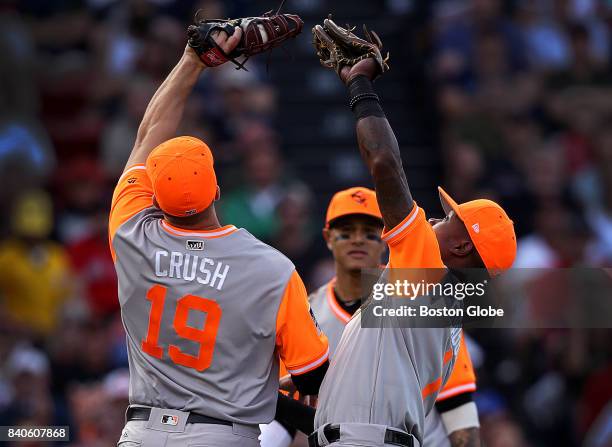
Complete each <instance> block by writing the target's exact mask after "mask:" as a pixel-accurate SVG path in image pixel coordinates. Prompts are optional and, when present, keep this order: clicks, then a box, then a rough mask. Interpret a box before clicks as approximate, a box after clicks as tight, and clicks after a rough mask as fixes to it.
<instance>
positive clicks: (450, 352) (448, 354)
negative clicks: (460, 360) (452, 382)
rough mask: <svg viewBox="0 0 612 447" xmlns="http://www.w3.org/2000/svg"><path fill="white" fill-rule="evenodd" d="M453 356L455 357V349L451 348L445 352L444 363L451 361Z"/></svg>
mask: <svg viewBox="0 0 612 447" xmlns="http://www.w3.org/2000/svg"><path fill="white" fill-rule="evenodd" d="M452 358H453V350H452V348H451V349H449V350H448V351H446V352H445V353H444V364H447V363H448V362H450V361H451V359H452Z"/></svg>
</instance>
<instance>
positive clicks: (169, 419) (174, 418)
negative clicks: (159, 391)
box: [161, 414, 178, 425]
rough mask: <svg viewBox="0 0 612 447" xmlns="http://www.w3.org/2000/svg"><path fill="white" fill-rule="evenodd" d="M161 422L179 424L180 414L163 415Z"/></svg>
mask: <svg viewBox="0 0 612 447" xmlns="http://www.w3.org/2000/svg"><path fill="white" fill-rule="evenodd" d="M161 423H162V424H164V425H178V416H174V415H171V414H164V415H162V417H161Z"/></svg>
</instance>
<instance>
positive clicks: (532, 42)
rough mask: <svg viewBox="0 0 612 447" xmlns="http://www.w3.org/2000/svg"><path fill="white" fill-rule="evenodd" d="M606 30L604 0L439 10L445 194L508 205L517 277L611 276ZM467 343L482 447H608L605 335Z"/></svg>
mask: <svg viewBox="0 0 612 447" xmlns="http://www.w3.org/2000/svg"><path fill="white" fill-rule="evenodd" d="M611 25H612V5H611V4H610V3H609V2H604V1H596V0H593V1H590V0H585V1H581V0H549V1H537V0H534V1H528V0H525V1H516V2H503V1H499V0H471V1H444V2H438V4H437V7H436V8H435V9H434V19H433V25H432V26H433V28H434V30H435V31H434V36H435V37H434V38H433V42H432V48H433V57H432V60H431V64H430V70H431V71H430V76H431V80H432V82H433V83H434V85H435V86H436V89H437V93H436V98H437V106H438V107H437V109H438V111H439V115H440V125H441V129H442V135H441V147H442V151H443V159H444V169H445V173H444V180H445V184H446V185H447V186H448V188H449V189H450V191H452V194H453V195H454V197H455V198H456V199H457V200H459V201H465V200H469V199H471V198H474V197H483V196H484V197H491V198H494V199H495V200H498V201H500V202H501V203H502V204H503V205H504V207H505V209H506V210H507V211H508V214H509V215H510V216H511V217H512V219H513V220H514V222H515V226H516V231H517V235H518V236H519V240H518V255H517V259H516V262H515V264H514V267H515V268H547V269H548V268H567V267H609V266H610V265H612V71H611V68H610V62H611V61H612V59H611V56H612V47H611V44H612V34H611V33H612V27H611ZM540 280H541V281H544V282H543V283H541V285H544V286H545V285H546V278H544V279H542V278H540ZM534 282H535V281H534ZM549 282H550V281H549ZM536 293H543V292H542V288H539V289H537V290H536ZM553 299H557V300H558V301H557V303H562V302H563V296H562V294H559V295H558V296H555V297H554V298H553ZM557 305H559V304H557ZM472 335H473V336H474V338H475V339H476V341H477V344H478V347H479V348H480V349H482V353H483V359H482V364H479V368H478V372H479V374H478V381H479V390H480V391H479V393H478V396H477V402H478V404H479V410H480V413H481V417H482V418H483V421H484V424H483V438H484V439H485V440H487V441H488V445H504V446H505V445H559V446H560V445H568V446H569V445H579V444H580V443H581V440H582V442H583V443H584V444H582V445H601V446H603V445H612V436H611V434H610V426H611V424H612V414H611V412H612V405H611V404H610V402H611V401H612V400H611V399H612V389H611V388H610V385H609V383H610V379H611V378H612V375H611V374H612V362H611V360H612V357H611V354H612V349H611V347H610V335H611V332H610V331H609V330H578V329H572V330H532V331H517V330H515V331H500V330H497V331H495V330H489V331H480V332H479V331H476V332H474V333H473V334H472ZM476 357H478V356H476ZM479 361H480V360H479ZM598 418H599V419H598ZM589 430H590V431H589ZM587 437H588V441H587V440H586V438H587Z"/></svg>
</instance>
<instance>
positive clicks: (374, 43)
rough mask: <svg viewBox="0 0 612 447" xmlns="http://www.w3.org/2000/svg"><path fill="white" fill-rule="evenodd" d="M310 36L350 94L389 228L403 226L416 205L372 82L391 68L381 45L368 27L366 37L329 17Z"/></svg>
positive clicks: (365, 156) (359, 138)
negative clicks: (363, 37) (339, 24)
mask: <svg viewBox="0 0 612 447" xmlns="http://www.w3.org/2000/svg"><path fill="white" fill-rule="evenodd" d="M323 23H324V24H323V26H321V25H316V26H315V27H314V28H313V30H312V32H313V37H314V41H313V43H314V45H315V48H316V49H317V55H318V56H319V59H320V61H321V64H322V65H323V66H325V67H327V68H333V69H334V70H336V72H337V73H338V75H339V76H340V79H341V80H342V82H344V84H345V85H346V86H347V88H348V90H349V101H350V102H349V103H350V106H351V109H352V111H353V113H354V114H355V118H356V120H357V125H356V129H357V142H358V144H359V150H360V152H361V156H362V157H363V160H364V161H365V163H366V164H367V166H368V169H369V171H370V175H371V176H372V179H373V181H374V186H375V188H376V198H377V200H378V205H379V207H380V211H381V213H382V216H383V220H384V222H385V227H386V228H387V229H391V228H394V227H395V226H397V224H399V223H400V222H401V221H402V220H404V218H406V216H408V214H409V213H410V211H412V209H413V207H414V202H413V200H412V196H411V195H410V189H409V188H408V181H407V180H406V174H405V173H404V168H403V166H402V159H401V156H400V152H399V147H398V144H397V139H396V138H395V135H394V133H393V130H392V129H391V126H390V125H389V122H388V121H387V118H386V117H385V113H384V112H383V109H382V107H381V105H380V102H379V97H378V95H377V94H376V92H375V91H374V87H373V85H372V81H373V80H374V79H375V78H376V77H377V76H378V75H379V74H381V72H382V71H385V70H387V69H388V65H387V63H386V59H383V56H382V54H381V52H380V49H381V48H382V43H381V42H380V39H379V38H378V36H377V35H376V33H374V32H369V31H368V30H367V29H365V27H364V33H365V35H366V39H367V40H365V39H361V38H360V37H358V36H356V35H355V34H353V33H352V29H345V28H341V27H339V26H338V25H336V24H335V23H334V22H333V21H332V20H331V19H330V18H328V19H325V20H324V22H323Z"/></svg>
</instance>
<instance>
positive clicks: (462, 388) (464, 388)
mask: <svg viewBox="0 0 612 447" xmlns="http://www.w3.org/2000/svg"><path fill="white" fill-rule="evenodd" d="M473 391H476V384H475V383H466V384H465V385H459V386H455V387H453V388H450V389H448V390H444V391H442V392H441V393H440V394H438V398H437V399H436V401H441V400H444V399H448V398H449V397H453V396H457V395H458V394H463V393H467V392H473Z"/></svg>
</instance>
